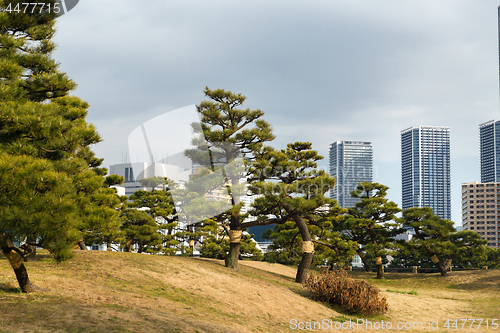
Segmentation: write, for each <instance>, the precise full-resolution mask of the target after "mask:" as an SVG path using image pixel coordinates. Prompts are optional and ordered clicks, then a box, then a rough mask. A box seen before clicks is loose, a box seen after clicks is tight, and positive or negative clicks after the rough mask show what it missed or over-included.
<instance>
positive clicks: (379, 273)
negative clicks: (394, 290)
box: [375, 254, 384, 279]
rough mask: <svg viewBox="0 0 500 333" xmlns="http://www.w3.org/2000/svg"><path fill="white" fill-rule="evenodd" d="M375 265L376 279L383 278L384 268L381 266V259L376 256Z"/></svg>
mask: <svg viewBox="0 0 500 333" xmlns="http://www.w3.org/2000/svg"><path fill="white" fill-rule="evenodd" d="M375 263H376V265H377V279H383V278H384V266H383V265H382V258H381V257H380V256H379V255H378V254H376V257H375Z"/></svg>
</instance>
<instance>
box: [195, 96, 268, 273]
mask: <svg viewBox="0 0 500 333" xmlns="http://www.w3.org/2000/svg"><path fill="white" fill-rule="evenodd" d="M204 93H205V96H206V97H208V98H209V99H208V100H205V101H203V102H201V103H200V105H198V106H197V111H198V113H199V114H200V117H201V126H194V127H193V128H194V129H195V130H197V131H198V132H200V134H202V135H201V136H200V137H199V138H198V140H195V141H194V142H193V143H194V145H195V146H196V148H195V149H192V150H188V151H186V156H187V157H189V158H191V159H192V160H193V162H196V163H198V164H200V165H202V166H206V167H208V168H209V169H211V170H212V171H217V169H218V168H219V167H220V166H221V165H222V166H225V167H227V166H228V165H230V164H231V163H234V162H236V161H237V160H238V159H240V158H242V157H243V158H245V161H246V160H248V159H252V158H253V155H254V154H255V152H257V151H259V150H260V149H261V148H262V146H263V143H265V142H268V141H271V140H273V139H274V135H273V134H272V131H271V126H270V125H269V124H268V123H267V122H266V121H264V120H263V119H262V117H263V116H264V112H262V111H261V110H259V109H256V110H250V109H242V108H240V107H241V106H242V104H243V103H244V101H245V99H246V97H245V96H243V95H242V94H235V93H232V92H230V91H226V90H223V89H215V90H211V89H209V88H208V87H206V88H205V90H204ZM223 173H224V175H225V183H224V186H226V188H227V190H228V193H229V194H230V196H231V205H232V207H233V208H232V209H231V210H230V214H229V215H228V223H227V224H228V225H229V228H228V231H229V237H230V247H229V253H228V255H227V256H226V259H225V264H226V267H230V268H233V269H238V257H239V254H240V246H241V232H242V230H243V229H244V228H245V227H244V226H243V223H244V222H243V218H242V217H241V214H240V209H241V204H240V202H241V200H240V195H241V194H242V192H243V190H242V189H244V184H240V179H244V178H245V176H246V170H244V169H239V170H235V171H231V170H227V168H225V169H224V170H223Z"/></svg>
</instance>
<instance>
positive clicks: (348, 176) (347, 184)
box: [330, 141, 373, 208]
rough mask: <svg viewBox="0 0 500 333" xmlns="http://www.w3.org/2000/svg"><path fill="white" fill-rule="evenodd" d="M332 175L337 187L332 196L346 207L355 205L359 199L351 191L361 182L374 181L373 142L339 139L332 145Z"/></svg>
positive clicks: (332, 191)
mask: <svg viewBox="0 0 500 333" xmlns="http://www.w3.org/2000/svg"><path fill="white" fill-rule="evenodd" d="M330 176H332V177H333V178H335V180H336V182H335V187H334V188H333V189H332V190H331V191H330V198H332V199H335V200H337V202H338V203H339V205H340V206H341V207H344V208H349V207H353V206H354V205H355V203H356V202H358V201H359V199H356V198H353V197H351V192H352V191H353V190H354V189H356V187H357V186H358V183H360V182H371V181H373V149H372V143H371V142H364V141H337V142H334V143H332V144H331V145H330Z"/></svg>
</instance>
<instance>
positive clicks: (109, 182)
mask: <svg viewBox="0 0 500 333" xmlns="http://www.w3.org/2000/svg"><path fill="white" fill-rule="evenodd" d="M124 180H125V178H124V177H123V176H118V175H109V176H107V177H106V180H104V185H106V186H108V187H109V186H113V185H121V184H123V181H124Z"/></svg>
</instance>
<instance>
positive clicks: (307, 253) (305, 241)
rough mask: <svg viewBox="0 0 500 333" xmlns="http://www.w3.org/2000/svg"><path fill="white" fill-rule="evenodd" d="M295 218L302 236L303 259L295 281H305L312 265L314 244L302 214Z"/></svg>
mask: <svg viewBox="0 0 500 333" xmlns="http://www.w3.org/2000/svg"><path fill="white" fill-rule="evenodd" d="M294 220H295V223H296V224H297V227H298V228H299V231H300V236H301V237H302V260H301V261H300V264H299V268H298V269H297V275H296V276H295V282H299V283H304V282H305V281H306V278H307V273H308V272H309V268H310V267H311V263H312V259H313V253H314V245H313V243H312V238H311V233H310V232H309V228H308V227H307V224H306V222H305V221H304V219H303V218H302V216H296V217H295V218H294Z"/></svg>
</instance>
